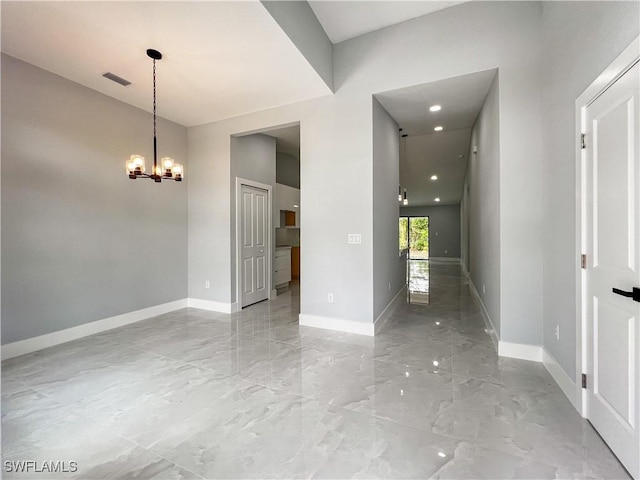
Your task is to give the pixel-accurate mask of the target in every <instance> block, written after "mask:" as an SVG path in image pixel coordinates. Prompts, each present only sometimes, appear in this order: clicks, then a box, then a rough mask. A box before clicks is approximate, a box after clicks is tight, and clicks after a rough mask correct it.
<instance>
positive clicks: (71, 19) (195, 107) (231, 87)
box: [0, 1, 331, 126]
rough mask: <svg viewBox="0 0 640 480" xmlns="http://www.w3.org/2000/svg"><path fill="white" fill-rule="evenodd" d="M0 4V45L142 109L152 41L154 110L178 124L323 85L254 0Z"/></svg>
mask: <svg viewBox="0 0 640 480" xmlns="http://www.w3.org/2000/svg"><path fill="white" fill-rule="evenodd" d="M0 5H1V8H2V37H1V41H2V51H3V52H5V53H7V54H9V55H11V56H13V57H16V58H19V59H21V60H24V61H26V62H28V63H31V64H33V65H36V66H38V67H41V68H43V69H45V70H48V71H50V72H53V73H56V74H58V75H60V76H62V77H65V78H68V79H70V80H72V81H74V82H77V83H80V84H82V85H84V86H87V87H89V88H92V89H94V90H97V91H99V92H101V93H104V94H106V95H109V96H111V97H113V98H116V99H118V100H121V101H123V102H126V103H129V104H131V105H134V106H137V107H139V108H142V109H144V110H147V111H151V109H152V78H151V72H152V61H151V59H149V58H148V57H147V56H146V49H147V48H155V49H157V50H159V51H161V52H162V53H163V54H164V58H163V59H162V60H161V61H159V62H158V65H157V69H158V73H157V76H158V82H157V83H158V115H159V116H161V117H164V118H167V119H169V120H173V121H175V122H177V123H179V124H181V125H185V126H193V125H199V124H203V123H207V122H211V121H215V120H219V119H222V118H228V117H232V116H236V115H240V114H243V113H247V112H254V111H256V110H262V109H266V108H270V107H274V106H277V105H283V104H288V103H293V102H297V101H301V100H305V99H309V98H316V97H319V96H323V95H330V94H331V91H330V89H329V88H328V87H327V86H326V84H325V83H324V82H323V81H322V79H321V78H320V77H319V76H318V74H317V73H316V72H315V71H314V70H313V68H312V67H311V66H310V65H309V63H308V62H307V60H306V59H305V58H304V57H303V56H302V54H301V53H300V52H299V51H298V50H297V48H296V47H295V46H294V44H293V42H291V40H290V39H289V38H288V37H287V35H286V34H285V33H284V32H283V31H282V29H281V28H280V27H279V26H278V24H277V23H276V22H275V21H274V20H273V18H272V17H271V15H270V14H269V13H268V12H267V10H266V9H265V8H264V7H263V6H262V4H260V3H259V2H258V1H243V2H126V1H124V2H82V1H80V2H71V1H53V2H20V1H16V2H10V1H3V2H1V4H0ZM107 71H109V72H112V73H114V74H116V75H118V76H120V77H123V78H125V79H127V80H129V81H131V82H132V85H130V86H128V87H123V86H121V85H118V84H116V83H113V82H112V81H110V80H107V79H105V78H103V77H102V74H103V73H105V72H107Z"/></svg>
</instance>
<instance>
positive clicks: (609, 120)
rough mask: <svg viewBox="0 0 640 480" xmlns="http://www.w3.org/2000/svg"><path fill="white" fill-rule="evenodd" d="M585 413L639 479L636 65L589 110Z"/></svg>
mask: <svg viewBox="0 0 640 480" xmlns="http://www.w3.org/2000/svg"><path fill="white" fill-rule="evenodd" d="M585 115H586V125H587V127H586V128H587V130H586V132H585V134H586V150H585V173H586V182H587V183H586V198H585V207H586V211H585V213H586V216H585V218H586V225H585V226H586V232H587V238H586V248H587V256H588V258H589V259H590V261H589V262H588V263H589V265H588V268H587V271H586V289H587V290H586V292H587V302H586V325H587V351H586V355H587V378H588V379H591V381H588V382H587V393H586V414H587V417H588V418H589V420H590V421H591V423H592V424H593V426H594V427H595V428H596V429H597V430H598V433H600V435H601V436H602V438H603V439H604V440H605V441H606V442H607V444H608V445H609V446H610V447H611V449H612V450H613V452H614V453H615V454H616V455H617V456H618V458H619V459H620V461H621V462H622V463H623V465H624V466H625V467H626V468H627V470H629V472H630V473H631V474H632V475H633V476H634V477H635V478H638V475H640V433H639V430H640V423H639V421H638V408H639V393H640V381H639V380H640V376H639V371H638V370H639V369H638V368H637V367H636V363H637V359H638V346H639V344H640V341H639V340H640V339H639V336H638V321H639V318H640V303H638V302H634V301H633V300H632V299H631V298H626V297H622V296H620V295H616V294H614V293H613V292H612V289H613V288H614V287H615V288H619V289H623V290H626V291H631V289H632V287H634V286H635V287H638V286H640V274H639V273H638V272H639V271H640V269H639V268H638V258H639V255H640V232H639V230H638V221H637V220H638V219H637V216H638V211H639V207H640V194H639V192H638V184H639V183H640V182H639V175H640V161H639V156H640V147H639V141H638V126H639V125H640V66H639V65H638V64H636V65H635V66H634V67H633V68H631V69H630V70H629V71H628V72H627V73H625V74H624V75H623V76H622V77H620V79H618V80H617V81H616V82H615V83H614V84H613V85H611V86H610V87H609V88H608V89H607V90H606V91H605V92H604V93H603V94H602V95H600V96H599V97H598V98H597V99H596V100H595V101H594V102H593V103H591V105H589V106H588V107H587V108H586V111H585Z"/></svg>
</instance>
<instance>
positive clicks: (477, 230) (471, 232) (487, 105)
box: [462, 75, 541, 336]
mask: <svg viewBox="0 0 640 480" xmlns="http://www.w3.org/2000/svg"><path fill="white" fill-rule="evenodd" d="M499 91H500V88H499V78H498V75H496V78H495V79H494V81H493V83H492V84H491V88H490V89H489V92H488V93H487V97H486V99H485V101H484V104H483V106H482V109H481V110H480V114H479V115H478V118H477V119H476V122H475V124H474V126H473V129H472V131H471V142H470V145H469V155H468V158H469V163H468V166H467V178H466V179H465V186H464V191H465V195H464V196H463V208H462V211H463V212H464V214H465V215H467V217H465V218H463V220H462V223H463V224H464V225H465V226H466V230H465V232H466V234H467V237H466V238H465V239H464V241H465V242H467V241H468V245H464V246H463V250H465V251H466V252H468V258H466V264H465V267H466V270H467V272H469V274H470V278H471V281H472V282H473V285H474V287H475V289H476V291H477V292H478V295H480V299H481V300H482V303H483V304H484V306H485V309H486V311H487V313H488V314H489V317H490V318H491V322H492V324H493V326H494V328H495V329H496V332H497V333H498V336H501V333H502V332H501V315H502V314H501V291H503V286H504V280H501V276H502V275H501V273H502V270H501V265H502V262H504V261H505V259H504V257H503V256H502V255H501V250H500V243H501V239H500V232H501V222H500V190H501V188H500V167H501V162H500V160H501V154H500V123H501V122H500V120H501V119H500V113H499V112H500V104H499ZM474 150H477V153H473V152H474ZM537 325H538V328H541V325H540V323H539V322H538V323H537Z"/></svg>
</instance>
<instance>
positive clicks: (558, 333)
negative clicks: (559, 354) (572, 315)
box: [556, 325, 560, 342]
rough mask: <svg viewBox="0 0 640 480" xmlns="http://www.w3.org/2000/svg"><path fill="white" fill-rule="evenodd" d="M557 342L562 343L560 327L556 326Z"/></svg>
mask: <svg viewBox="0 0 640 480" xmlns="http://www.w3.org/2000/svg"><path fill="white" fill-rule="evenodd" d="M556 341H558V342H559V341H560V325H556Z"/></svg>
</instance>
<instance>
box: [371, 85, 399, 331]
mask: <svg viewBox="0 0 640 480" xmlns="http://www.w3.org/2000/svg"><path fill="white" fill-rule="evenodd" d="M371 100H372V102H373V315H374V318H377V317H378V316H379V315H380V314H381V313H382V311H383V310H384V309H385V308H386V306H387V305H388V304H389V302H390V301H391V300H392V299H393V297H395V296H396V295H397V293H398V292H399V291H400V290H401V289H402V288H403V287H404V286H405V284H406V275H407V273H406V268H407V262H406V258H404V257H403V258H399V257H398V190H397V189H398V183H399V181H400V179H399V177H400V142H399V138H398V124H397V123H396V122H395V121H394V120H393V118H391V116H390V115H389V114H388V113H387V111H386V110H385V109H384V108H383V107H382V105H380V103H379V102H378V100H376V99H375V98H373V97H372V99H371ZM389 284H391V285H390V286H389Z"/></svg>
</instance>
